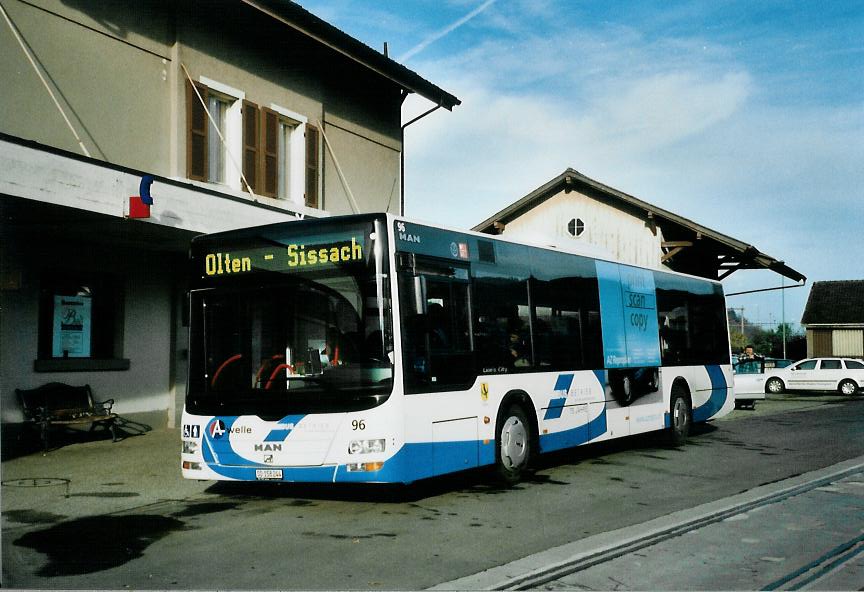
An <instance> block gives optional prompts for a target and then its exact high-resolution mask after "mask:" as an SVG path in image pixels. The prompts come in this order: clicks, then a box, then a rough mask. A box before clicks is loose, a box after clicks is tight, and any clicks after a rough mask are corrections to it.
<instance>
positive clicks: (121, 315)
mask: <svg viewBox="0 0 864 592" xmlns="http://www.w3.org/2000/svg"><path fill="white" fill-rule="evenodd" d="M0 79H2V80H3V84H2V85H0V104H2V105H3V108H2V109H0V214H2V254H0V265H2V282H0V288H2V292H0V298H2V318H0V340H2V343H0V346H2V350H0V354H2V359H0V376H2V383H0V404H2V421H3V423H4V424H8V423H14V422H18V421H20V420H21V418H22V415H21V412H20V408H19V406H18V403H17V401H16V399H15V389H20V388H33V387H36V386H39V385H41V384H44V383H47V382H65V383H68V384H90V385H91V387H92V388H93V391H94V395H95V396H96V397H97V398H100V399H102V398H113V399H115V401H116V403H115V410H116V411H117V412H119V413H120V414H121V415H129V414H137V413H142V414H143V413H147V414H149V415H148V416H147V420H148V421H149V422H150V423H152V424H157V425H158V424H160V423H161V424H162V425H164V424H165V423H166V422H167V423H168V424H169V425H170V424H173V422H175V421H176V417H177V416H178V415H179V412H180V408H181V406H182V398H183V394H184V390H185V372H186V329H185V317H186V310H185V269H186V254H187V250H188V244H189V240H190V238H191V237H192V236H194V235H196V234H199V233H204V232H214V231H221V230H228V229H231V228H237V227H242V226H250V225H256V224H264V223H270V222H277V221H286V220H293V219H296V218H298V217H303V216H313V217H314V216H326V215H331V214H348V213H353V212H369V211H388V212H401V209H402V203H403V200H402V177H401V171H402V157H403V137H404V127H403V125H402V123H401V120H402V117H401V107H402V104H403V101H404V99H405V97H406V96H407V95H408V94H410V93H417V94H419V95H420V96H422V97H425V98H426V99H428V100H430V101H431V102H432V103H433V107H434V108H438V107H444V108H445V109H452V108H453V107H454V106H456V105H458V104H459V100H458V99H457V98H456V97H454V96H453V95H451V94H450V93H448V92H446V91H444V90H443V89H441V88H439V87H437V86H436V85H434V84H432V83H431V82H429V81H427V80H425V79H423V78H422V77H421V76H419V75H418V74H417V73H415V72H413V71H411V70H409V69H407V68H405V67H404V66H402V65H400V64H398V63H396V62H394V61H393V60H391V59H389V58H388V57H387V56H385V55H384V54H382V53H379V52H378V51H375V50H373V49H371V48H369V47H367V46H365V45H363V44H362V43H360V42H359V41H357V40H356V39H353V38H351V37H350V36H348V35H346V34H345V33H343V32H342V31H340V30H338V29H336V28H335V27H333V26H331V25H329V24H328V23H326V22H324V21H322V20H320V19H318V18H317V17H315V16H314V15H312V14H311V13H309V12H307V11H305V10H304V9H302V8H301V7H299V6H298V5H296V4H294V3H292V2H277V1H275V0H245V1H240V0H232V1H227V0H226V1H224V2H219V3H213V2H204V1H199V0H185V1H181V2H156V1H151V0H145V1H143V2H129V3H126V2H102V1H99V0H76V1H66V0H63V1H60V0H28V1H26V2H25V1H21V0H3V3H2V5H0ZM433 110H434V109H433ZM430 112H431V110H430ZM148 195H149V197H151V198H152V201H153V203H152V205H150V206H149V211H148V208H147V207H146V206H145V205H144V203H143V202H145V201H147V198H148ZM141 197H143V198H144V199H143V200H142V199H140V198H141ZM138 216H143V217H138Z"/></svg>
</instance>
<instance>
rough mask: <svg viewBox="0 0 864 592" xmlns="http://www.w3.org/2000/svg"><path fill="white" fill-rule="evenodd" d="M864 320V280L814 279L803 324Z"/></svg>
mask: <svg viewBox="0 0 864 592" xmlns="http://www.w3.org/2000/svg"><path fill="white" fill-rule="evenodd" d="M862 323H864V280H840V281H831V282H814V283H813V287H812V288H810V296H809V297H808V298H807V306H806V307H804V316H802V317H801V324H802V325H835V324H836V325H845V324H862Z"/></svg>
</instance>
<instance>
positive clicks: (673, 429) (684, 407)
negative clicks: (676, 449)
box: [669, 384, 693, 446]
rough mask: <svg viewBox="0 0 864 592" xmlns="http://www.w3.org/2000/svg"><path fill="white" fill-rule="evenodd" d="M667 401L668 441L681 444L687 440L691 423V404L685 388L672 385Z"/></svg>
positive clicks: (675, 444)
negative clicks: (670, 394)
mask: <svg viewBox="0 0 864 592" xmlns="http://www.w3.org/2000/svg"><path fill="white" fill-rule="evenodd" d="M670 399H671V400H670V402H669V443H670V444H671V445H672V446H681V445H683V444H684V443H685V442H687V437H688V436H689V435H690V426H691V425H693V406H692V405H691V404H690V396H689V395H688V394H687V390H686V389H685V388H683V387H682V386H680V385H677V384H676V385H673V386H672V396H671V397H670Z"/></svg>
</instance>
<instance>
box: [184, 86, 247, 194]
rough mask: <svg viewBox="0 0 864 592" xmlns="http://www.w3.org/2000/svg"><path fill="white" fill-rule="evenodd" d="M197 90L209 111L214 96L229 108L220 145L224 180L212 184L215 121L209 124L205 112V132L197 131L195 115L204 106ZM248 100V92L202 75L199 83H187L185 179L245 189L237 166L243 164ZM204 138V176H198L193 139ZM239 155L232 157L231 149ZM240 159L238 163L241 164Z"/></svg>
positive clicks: (226, 112)
mask: <svg viewBox="0 0 864 592" xmlns="http://www.w3.org/2000/svg"><path fill="white" fill-rule="evenodd" d="M193 86H194V88H197V89H198V91H199V93H200V94H201V100H203V101H204V103H205V104H206V105H207V110H209V109H210V106H209V101H210V99H211V98H213V97H217V98H218V99H219V100H221V101H223V102H225V103H227V107H226V109H225V122H224V130H222V133H223V137H224V142H222V140H221V139H220V140H219V143H220V145H221V154H222V158H223V159H224V169H225V173H224V179H223V180H221V181H211V180H210V175H211V172H212V171H211V170H210V169H211V167H210V162H209V161H210V156H209V150H210V143H211V142H214V141H215V140H214V139H213V137H212V130H211V129H210V128H211V127H212V126H213V122H212V121H210V117H208V116H207V112H206V111H205V112H204V114H203V116H204V124H205V125H204V127H205V130H200V129H195V128H193V125H194V117H193V116H194V113H195V111H196V110H197V109H199V108H200V107H201V100H199V99H198V95H197V94H196V93H195V91H194V90H193V88H192V87H193ZM245 99H246V93H245V92H243V91H242V90H239V89H236V88H233V87H231V86H229V85H227V84H224V83H222V82H219V81H217V80H213V79H211V78H207V77H206V76H199V77H198V80H197V81H191V84H190V81H188V80H187V84H186V176H187V178H189V179H192V180H193V181H201V182H204V183H212V184H216V185H225V186H228V187H230V188H232V189H236V190H238V191H242V190H243V189H244V187H243V185H244V184H243V182H242V176H241V170H240V169H238V168H237V167H238V166H239V167H241V169H242V166H243V164H242V162H243V149H244V144H243V123H244V121H243V104H244V101H245ZM202 135H203V137H204V141H205V144H204V155H203V157H202V158H203V174H198V173H197V172H196V170H193V169H194V168H195V164H196V163H195V161H194V158H195V155H194V154H193V150H192V140H193V137H194V136H202ZM216 138H217V139H218V134H216ZM238 148H239V149H240V150H238V151H237V154H233V153H232V150H237V149H238ZM238 159H239V161H238Z"/></svg>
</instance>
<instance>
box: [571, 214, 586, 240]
mask: <svg viewBox="0 0 864 592" xmlns="http://www.w3.org/2000/svg"><path fill="white" fill-rule="evenodd" d="M567 232H568V233H570V236H572V237H578V236H582V233H583V232H585V223H584V222H583V221H582V219H581V218H571V219H570V222H568V223H567Z"/></svg>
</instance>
